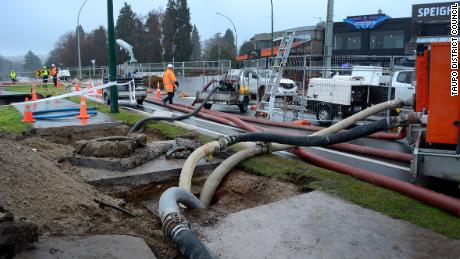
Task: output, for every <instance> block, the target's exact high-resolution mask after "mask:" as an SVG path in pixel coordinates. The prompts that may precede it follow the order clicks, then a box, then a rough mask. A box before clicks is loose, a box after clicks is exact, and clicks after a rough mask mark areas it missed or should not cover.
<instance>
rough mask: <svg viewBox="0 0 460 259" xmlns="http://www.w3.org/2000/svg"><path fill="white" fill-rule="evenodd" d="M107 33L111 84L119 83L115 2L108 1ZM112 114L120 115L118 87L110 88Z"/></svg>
mask: <svg viewBox="0 0 460 259" xmlns="http://www.w3.org/2000/svg"><path fill="white" fill-rule="evenodd" d="M107 32H108V38H107V41H108V42H109V55H108V58H109V62H108V63H109V76H108V79H109V82H115V83H116V82H117V68H116V64H115V62H116V58H115V57H116V56H115V55H116V53H115V35H114V28H113V1H112V0H107ZM110 112H111V113H118V112H119V110H118V87H117V85H112V86H111V87H110Z"/></svg>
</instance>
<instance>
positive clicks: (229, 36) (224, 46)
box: [219, 29, 236, 60]
mask: <svg viewBox="0 0 460 259" xmlns="http://www.w3.org/2000/svg"><path fill="white" fill-rule="evenodd" d="M235 53H236V46H235V36H234V35H233V32H232V30H230V29H227V30H226V31H225V34H224V37H223V38H222V39H221V42H220V54H219V59H226V60H232V59H234V58H235Z"/></svg>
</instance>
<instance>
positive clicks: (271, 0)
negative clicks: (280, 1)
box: [270, 0, 274, 57]
mask: <svg viewBox="0 0 460 259" xmlns="http://www.w3.org/2000/svg"><path fill="white" fill-rule="evenodd" d="M270 3H271V6H272V44H271V46H272V55H271V56H272V57H273V40H274V38H273V0H270Z"/></svg>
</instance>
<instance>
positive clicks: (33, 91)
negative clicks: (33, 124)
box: [32, 85, 38, 101]
mask: <svg viewBox="0 0 460 259" xmlns="http://www.w3.org/2000/svg"><path fill="white" fill-rule="evenodd" d="M36 100H38V98H37V91H36V90H35V85H32V101H36Z"/></svg>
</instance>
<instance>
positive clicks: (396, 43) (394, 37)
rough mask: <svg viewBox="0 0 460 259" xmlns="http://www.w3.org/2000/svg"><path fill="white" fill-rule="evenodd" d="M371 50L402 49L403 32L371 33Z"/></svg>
mask: <svg viewBox="0 0 460 259" xmlns="http://www.w3.org/2000/svg"><path fill="white" fill-rule="evenodd" d="M370 40H371V42H370V48H371V49H403V48H404V31H372V32H371V39H370Z"/></svg>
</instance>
